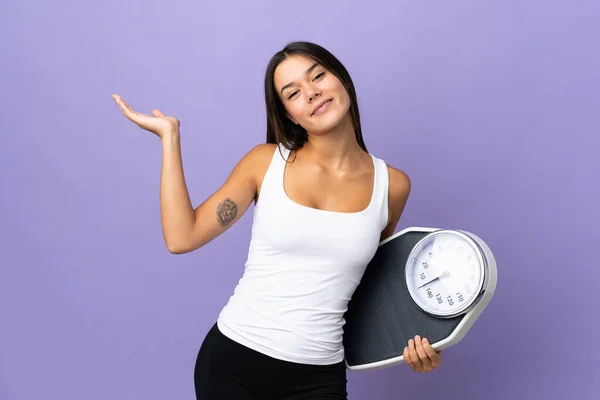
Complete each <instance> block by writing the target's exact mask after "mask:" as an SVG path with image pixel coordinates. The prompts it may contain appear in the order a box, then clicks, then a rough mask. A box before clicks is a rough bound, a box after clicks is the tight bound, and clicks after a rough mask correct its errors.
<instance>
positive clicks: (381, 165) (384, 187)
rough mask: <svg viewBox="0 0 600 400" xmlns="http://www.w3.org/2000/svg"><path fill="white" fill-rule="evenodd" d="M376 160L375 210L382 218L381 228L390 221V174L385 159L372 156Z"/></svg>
mask: <svg viewBox="0 0 600 400" xmlns="http://www.w3.org/2000/svg"><path fill="white" fill-rule="evenodd" d="M372 157H373V159H374V162H375V187H374V191H375V192H374V193H373V196H374V198H373V210H374V211H375V212H377V213H379V216H380V218H381V230H383V229H384V228H385V226H386V225H387V222H388V214H389V206H388V192H389V174H388V168H387V164H386V162H385V161H384V160H382V159H380V158H377V157H375V156H372Z"/></svg>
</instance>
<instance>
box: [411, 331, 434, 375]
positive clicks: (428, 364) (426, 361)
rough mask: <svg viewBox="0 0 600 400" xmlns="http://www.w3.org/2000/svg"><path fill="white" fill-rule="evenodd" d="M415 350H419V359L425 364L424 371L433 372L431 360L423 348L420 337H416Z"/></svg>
mask: <svg viewBox="0 0 600 400" xmlns="http://www.w3.org/2000/svg"><path fill="white" fill-rule="evenodd" d="M415 348H416V350H417V354H418V355H419V359H420V360H421V363H422V364H423V369H424V370H425V371H427V372H429V371H431V370H432V369H433V368H432V366H431V360H430V359H429V356H428V355H427V353H426V352H425V349H424V348H423V342H422V340H421V337H420V336H419V335H417V336H415Z"/></svg>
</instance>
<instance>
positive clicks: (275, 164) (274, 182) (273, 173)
mask: <svg viewBox="0 0 600 400" xmlns="http://www.w3.org/2000/svg"><path fill="white" fill-rule="evenodd" d="M289 152H290V151H289V150H288V149H286V148H285V147H284V146H283V145H281V144H279V145H278V146H277V147H276V148H275V151H274V152H273V156H272V158H271V162H270V163H269V167H268V168H267V171H266V173H265V175H264V177H263V181H262V184H261V187H260V195H259V203H264V202H266V201H275V202H277V201H280V200H281V196H282V195H284V191H283V173H284V171H285V166H286V162H287V158H288V155H289ZM261 200H262V201H261ZM279 204H281V203H279Z"/></svg>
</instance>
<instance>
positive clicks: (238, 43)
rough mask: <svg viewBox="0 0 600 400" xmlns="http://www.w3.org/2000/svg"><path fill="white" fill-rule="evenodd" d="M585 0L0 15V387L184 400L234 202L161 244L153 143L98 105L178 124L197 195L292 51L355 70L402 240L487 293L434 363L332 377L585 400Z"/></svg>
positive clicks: (589, 274)
mask: <svg viewBox="0 0 600 400" xmlns="http://www.w3.org/2000/svg"><path fill="white" fill-rule="evenodd" d="M599 20H600V6H599V5H598V2H593V1H591V0H590V1H562V2H559V1H549V0H545V1H542V0H536V1H527V2H524V1H516V0H512V1H507V0H504V1H494V2H489V1H474V0H473V1H454V2H440V1H424V0H419V1H417V0H413V1H407V0H403V1H398V0H394V1H391V0H389V1H379V2H377V1H375V2H374V1H369V2H360V4H358V3H354V4H353V5H350V3H349V2H347V1H343V2H342V1H340V2H333V1H332V2H293V3H292V2H283V1H241V0H240V1H235V2H230V1H221V2H216V1H215V2H196V1H190V0H185V1H171V2H166V1H162V2H160V1H141V0H136V1H128V2H124V1H115V0H105V1H103V2H93V3H91V2H81V1H66V0H62V1H53V2H42V1H39V2H37V3H35V2H32V1H17V0H12V1H10V0H9V1H7V0H4V1H2V3H1V4H0V38H1V39H0V46H1V47H0V54H1V57H0V62H1V71H2V72H1V75H0V96H1V97H0V101H1V104H0V105H1V107H0V113H1V115H0V117H1V119H0V121H1V125H0V132H1V134H2V142H1V146H0V153H1V156H0V171H1V182H2V186H1V188H2V189H1V192H0V213H1V214H0V216H1V224H2V230H1V236H0V246H1V252H0V263H1V270H0V273H1V275H0V317H1V326H0V328H1V329H0V399H2V400H30V399H42V398H44V399H69V400H71V399H72V400H79V399H86V400H96V399H128V400H129V399H145V400H151V399H192V398H193V381H192V373H193V366H194V361H195V358H196V353H197V350H198V348H199V346H200V343H201V341H202V339H203V337H204V335H205V333H206V332H207V330H208V329H209V328H210V327H211V325H212V324H213V323H214V321H215V318H216V317H217V315H218V313H219V311H220V309H221V308H222V307H223V306H224V304H225V303H226V301H227V300H228V297H229V295H230V294H231V293H232V292H233V289H234V286H235V284H236V283H237V280H238V279H239V277H240V276H241V274H242V272H243V265H244V262H245V259H246V255H247V247H248V243H249V239H250V226H251V221H252V208H251V209H250V210H249V212H247V213H246V214H245V215H244V217H243V219H242V220H240V221H239V223H238V224H237V225H235V226H234V227H232V228H231V229H230V230H229V231H227V232H226V233H225V234H224V235H222V236H221V237H219V238H218V239H217V240H215V241H214V242H212V243H210V244H209V245H207V246H206V247H205V248H203V249H201V250H200V251H197V252H193V253H191V254H186V255H182V256H175V255H171V254H169V253H168V252H167V250H166V248H165V245H164V243H163V239H162V234H161V229H160V217H159V197H158V188H159V187H158V184H159V172H160V163H161V146H160V142H159V140H158V139H157V138H156V137H155V136H153V135H152V134H150V133H148V132H145V131H142V130H141V129H139V128H137V127H136V126H135V125H133V124H132V123H130V122H128V121H127V120H126V119H124V117H123V115H122V114H121V112H120V111H119V109H118V107H117V106H116V105H115V104H114V102H113V100H112V99H111V97H110V96H111V94H112V93H118V94H120V95H122V96H123V98H125V99H126V100H127V101H129V102H130V103H131V104H132V105H133V106H134V107H135V108H137V109H139V110H140V111H143V112H149V111H150V110H151V108H152V107H156V108H158V109H160V110H162V111H163V112H165V113H167V114H172V115H175V116H177V117H178V118H180V120H181V121H182V127H181V129H182V145H183V157H184V168H185V172H186V178H187V183H188V186H189V190H190V193H191V198H192V201H193V203H194V205H198V204H199V203H200V202H201V201H203V200H204V199H205V198H206V197H207V196H209V195H210V194H211V193H212V192H213V191H214V190H216V189H217V188H218V187H219V186H220V185H221V183H222V182H223V181H224V180H225V179H226V177H227V176H228V174H229V172H230V171H231V169H232V168H233V166H234V164H235V163H236V162H237V161H238V160H239V159H240V157H241V156H242V155H243V154H245V153H246V152H247V151H248V150H249V149H250V148H251V147H253V146H254V145H256V144H257V143H261V142H263V141H264V138H265V113H264V103H263V92H262V90H263V87H262V85H263V71H264V69H265V67H266V64H267V62H268V60H269V58H270V56H271V55H272V54H273V53H274V52H275V51H277V50H279V49H280V48H281V47H283V46H284V45H285V44H286V43H287V42H288V41H291V40H299V39H302V40H311V41H315V42H317V43H320V44H322V45H324V46H325V47H327V48H328V49H330V50H331V51H332V52H333V53H334V54H335V55H336V56H338V57H339V58H340V59H341V60H342V62H343V63H344V64H345V65H346V66H347V68H348V70H349V71H350V73H351V74H352V77H353V79H354V81H355V84H356V87H357V90H358V94H359V102H360V106H361V114H362V117H363V124H364V125H363V129H364V135H365V140H366V143H367V146H368V148H369V150H370V152H372V153H373V154H375V155H377V156H379V157H381V158H383V159H385V160H386V161H387V162H388V163H389V164H391V165H393V166H395V167H398V168H401V169H403V170H405V171H406V172H407V173H408V174H409V175H410V176H411V178H412V182H413V192H412V196H411V198H410V201H409V204H408V205H407V208H406V211H405V214H404V216H403V218H402V219H401V221H400V223H399V226H398V230H400V229H403V228H405V227H407V226H433V227H443V228H458V229H466V230H469V231H472V232H474V233H477V234H478V235H480V236H481V237H482V238H483V239H484V240H486V241H487V242H488V244H489V245H490V246H491V248H492V249H493V251H494V252H495V255H496V258H497V261H498V270H499V284H498V289H497V291H496V295H495V297H494V298H493V299H492V302H491V303H490V305H489V307H488V308H487V309H486V310H485V311H484V313H483V315H482V316H481V318H480V320H478V321H477V323H476V324H475V326H474V327H473V329H472V330H471V331H470V333H469V334H468V335H467V336H466V338H465V339H464V340H463V341H462V342H461V343H460V344H459V345H457V346H456V347H454V348H452V349H449V350H448V351H447V352H446V354H445V356H444V360H443V363H442V367H441V368H440V369H438V370H436V371H435V372H433V373H430V374H416V373H413V372H412V371H411V370H410V369H409V368H408V367H407V366H405V365H402V366H400V367H394V368H390V369H386V370H380V371H371V372H349V374H348V376H349V392H350V399H382V400H383V399H394V400H396V399H410V398H419V399H442V398H443V399H482V398H486V399H498V400H500V399H501V400H507V399H511V400H512V399H533V398H536V399H545V400H550V399H592V398H594V399H597V398H600V390H599V383H598V382H595V383H594V382H593V379H596V381H598V379H599V378H600V372H599V366H598V359H599V356H600V354H599V351H598V346H597V340H596V337H597V334H598V332H597V328H598V325H599V324H598V319H599V317H598V315H599V314H598V289H599V282H600V273H599V272H598V230H597V228H598V225H599V222H600V214H599V212H598V200H597V198H598V195H599V194H600V193H599V184H598V182H599V179H598V173H599V170H600V162H599V160H598V158H599V157H598V147H599V145H600V139H598V136H599V134H600V124H599V122H598V115H597V113H598V111H599V108H600V107H599V104H600V84H599V82H600V55H599V49H600V47H599V46H600V45H599V41H598V38H599V37H600V27H599V26H600V25H599Z"/></svg>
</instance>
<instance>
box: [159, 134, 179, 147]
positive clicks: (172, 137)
mask: <svg viewBox="0 0 600 400" xmlns="http://www.w3.org/2000/svg"><path fill="white" fill-rule="evenodd" d="M179 137H180V136H179V131H178V130H177V131H169V132H166V133H164V134H163V135H162V136H161V140H162V142H163V145H169V144H179Z"/></svg>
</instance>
